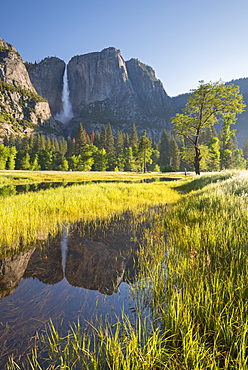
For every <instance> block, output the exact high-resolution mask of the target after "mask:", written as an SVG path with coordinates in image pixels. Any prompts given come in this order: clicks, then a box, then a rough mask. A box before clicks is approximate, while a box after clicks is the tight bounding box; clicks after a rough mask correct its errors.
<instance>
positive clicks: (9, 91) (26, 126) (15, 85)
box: [0, 39, 59, 134]
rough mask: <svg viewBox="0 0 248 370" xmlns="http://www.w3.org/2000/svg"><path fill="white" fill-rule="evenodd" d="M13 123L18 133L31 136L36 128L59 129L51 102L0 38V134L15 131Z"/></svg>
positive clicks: (12, 49) (17, 57) (12, 50)
mask: <svg viewBox="0 0 248 370" xmlns="http://www.w3.org/2000/svg"><path fill="white" fill-rule="evenodd" d="M13 124H17V125H18V127H19V134H20V132H22V133H32V132H33V131H34V128H33V125H41V126H49V127H50V128H51V127H52V128H54V129H55V130H58V129H59V127H58V125H57V123H56V121H55V120H54V118H53V116H52V114H51V111H50V108H49V104H48V102H47V101H46V100H45V99H44V98H42V97H41V96H39V95H38V94H37V92H36V90H35V88H34V87H33V85H32V83H31V81H30V78H29V74H28V72H27V69H26V67H25V64H24V62H23V60H22V58H21V57H20V55H19V54H18V53H17V51H16V50H15V48H14V47H13V46H12V45H10V44H8V43H6V42H5V41H3V40H2V39H0V132H1V133H2V134H9V133H10V132H14V131H15V128H14V125H13ZM30 124H31V125H30ZM38 129H39V128H38Z"/></svg>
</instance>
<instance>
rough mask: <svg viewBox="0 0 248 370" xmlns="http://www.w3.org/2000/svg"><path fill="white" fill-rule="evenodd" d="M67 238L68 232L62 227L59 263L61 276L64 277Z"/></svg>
mask: <svg viewBox="0 0 248 370" xmlns="http://www.w3.org/2000/svg"><path fill="white" fill-rule="evenodd" d="M68 238H69V235H68V232H67V230H65V229H64V230H63V232H62V238H61V242H60V246H61V257H62V261H61V264H62V270H63V277H65V266H66V256H67V251H68Z"/></svg>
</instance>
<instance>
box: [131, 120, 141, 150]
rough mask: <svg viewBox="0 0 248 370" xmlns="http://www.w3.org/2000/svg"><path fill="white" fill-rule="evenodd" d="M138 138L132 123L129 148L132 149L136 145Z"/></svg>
mask: <svg viewBox="0 0 248 370" xmlns="http://www.w3.org/2000/svg"><path fill="white" fill-rule="evenodd" d="M138 142H139V138H138V132H137V128H136V125H135V123H132V129H131V134H130V140H129V146H131V147H133V146H134V145H138Z"/></svg>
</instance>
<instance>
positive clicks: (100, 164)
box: [93, 148, 108, 171]
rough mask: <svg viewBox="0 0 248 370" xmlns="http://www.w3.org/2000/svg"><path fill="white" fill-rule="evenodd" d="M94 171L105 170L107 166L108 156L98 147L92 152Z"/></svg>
mask: <svg viewBox="0 0 248 370" xmlns="http://www.w3.org/2000/svg"><path fill="white" fill-rule="evenodd" d="M93 157H94V167H93V168H94V171H106V169H107V167H108V156H107V152H106V150H105V149H104V148H103V149H98V150H97V151H96V152H95V153H94V154H93Z"/></svg>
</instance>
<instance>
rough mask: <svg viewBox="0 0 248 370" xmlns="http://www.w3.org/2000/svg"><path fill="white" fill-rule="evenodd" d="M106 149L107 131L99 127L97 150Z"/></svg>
mask: <svg viewBox="0 0 248 370" xmlns="http://www.w3.org/2000/svg"><path fill="white" fill-rule="evenodd" d="M106 147H107V130H106V127H105V126H104V125H102V127H101V134H100V143H99V149H106Z"/></svg>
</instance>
